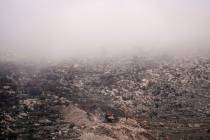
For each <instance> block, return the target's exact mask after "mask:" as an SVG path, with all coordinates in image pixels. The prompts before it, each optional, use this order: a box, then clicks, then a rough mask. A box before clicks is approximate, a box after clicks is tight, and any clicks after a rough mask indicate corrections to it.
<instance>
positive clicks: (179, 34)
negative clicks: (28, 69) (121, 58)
mask: <svg viewBox="0 0 210 140" xmlns="http://www.w3.org/2000/svg"><path fill="white" fill-rule="evenodd" d="M209 25H210V1H209V0H88V1H87V0H0V51H1V55H2V56H8V57H9V56H16V57H17V58H19V59H27V60H30V59H31V60H32V59H41V60H43V59H44V60H58V59H64V58H71V57H76V58H81V57H96V56H97V57H104V56H115V55H122V54H133V53H134V54H135V55H140V54H141V53H142V52H145V50H146V52H147V53H152V52H153V53H154V52H155V53H162V52H167V53H169V52H173V53H174V52H176V53H177V54H180V53H181V54H186V52H191V51H197V52H198V51H201V50H204V51H205V49H209V45H210V26H209ZM183 50H184V53H183Z"/></svg>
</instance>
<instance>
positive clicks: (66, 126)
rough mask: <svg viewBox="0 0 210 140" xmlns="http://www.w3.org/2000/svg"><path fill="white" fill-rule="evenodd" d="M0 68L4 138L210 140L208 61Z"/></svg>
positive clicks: (140, 59) (116, 61)
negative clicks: (109, 116)
mask: <svg viewBox="0 0 210 140" xmlns="http://www.w3.org/2000/svg"><path fill="white" fill-rule="evenodd" d="M0 67H1V69H0V139H2V140H28V139H32V140H33V139H34V140H37V139H43V140H45V139H46V140H49V139H52V140H53V139H54V140H156V139H157V140H209V139H210V58H209V57H194V58H167V57H166V56H164V57H158V58H150V59H148V58H143V57H132V58H123V59H122V58H121V59H119V58H116V59H111V58H110V59H109V60H107V61H105V60H103V61H102V60H101V61H92V60H90V61H74V62H72V61H68V62H63V63H59V64H48V65H47V66H45V67H37V66H36V65H33V64H27V63H17V62H11V61H1V62H0ZM107 112H111V113H113V114H114V116H115V117H114V119H115V121H113V122H107V120H106V117H105V115H106V113H107Z"/></svg>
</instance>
